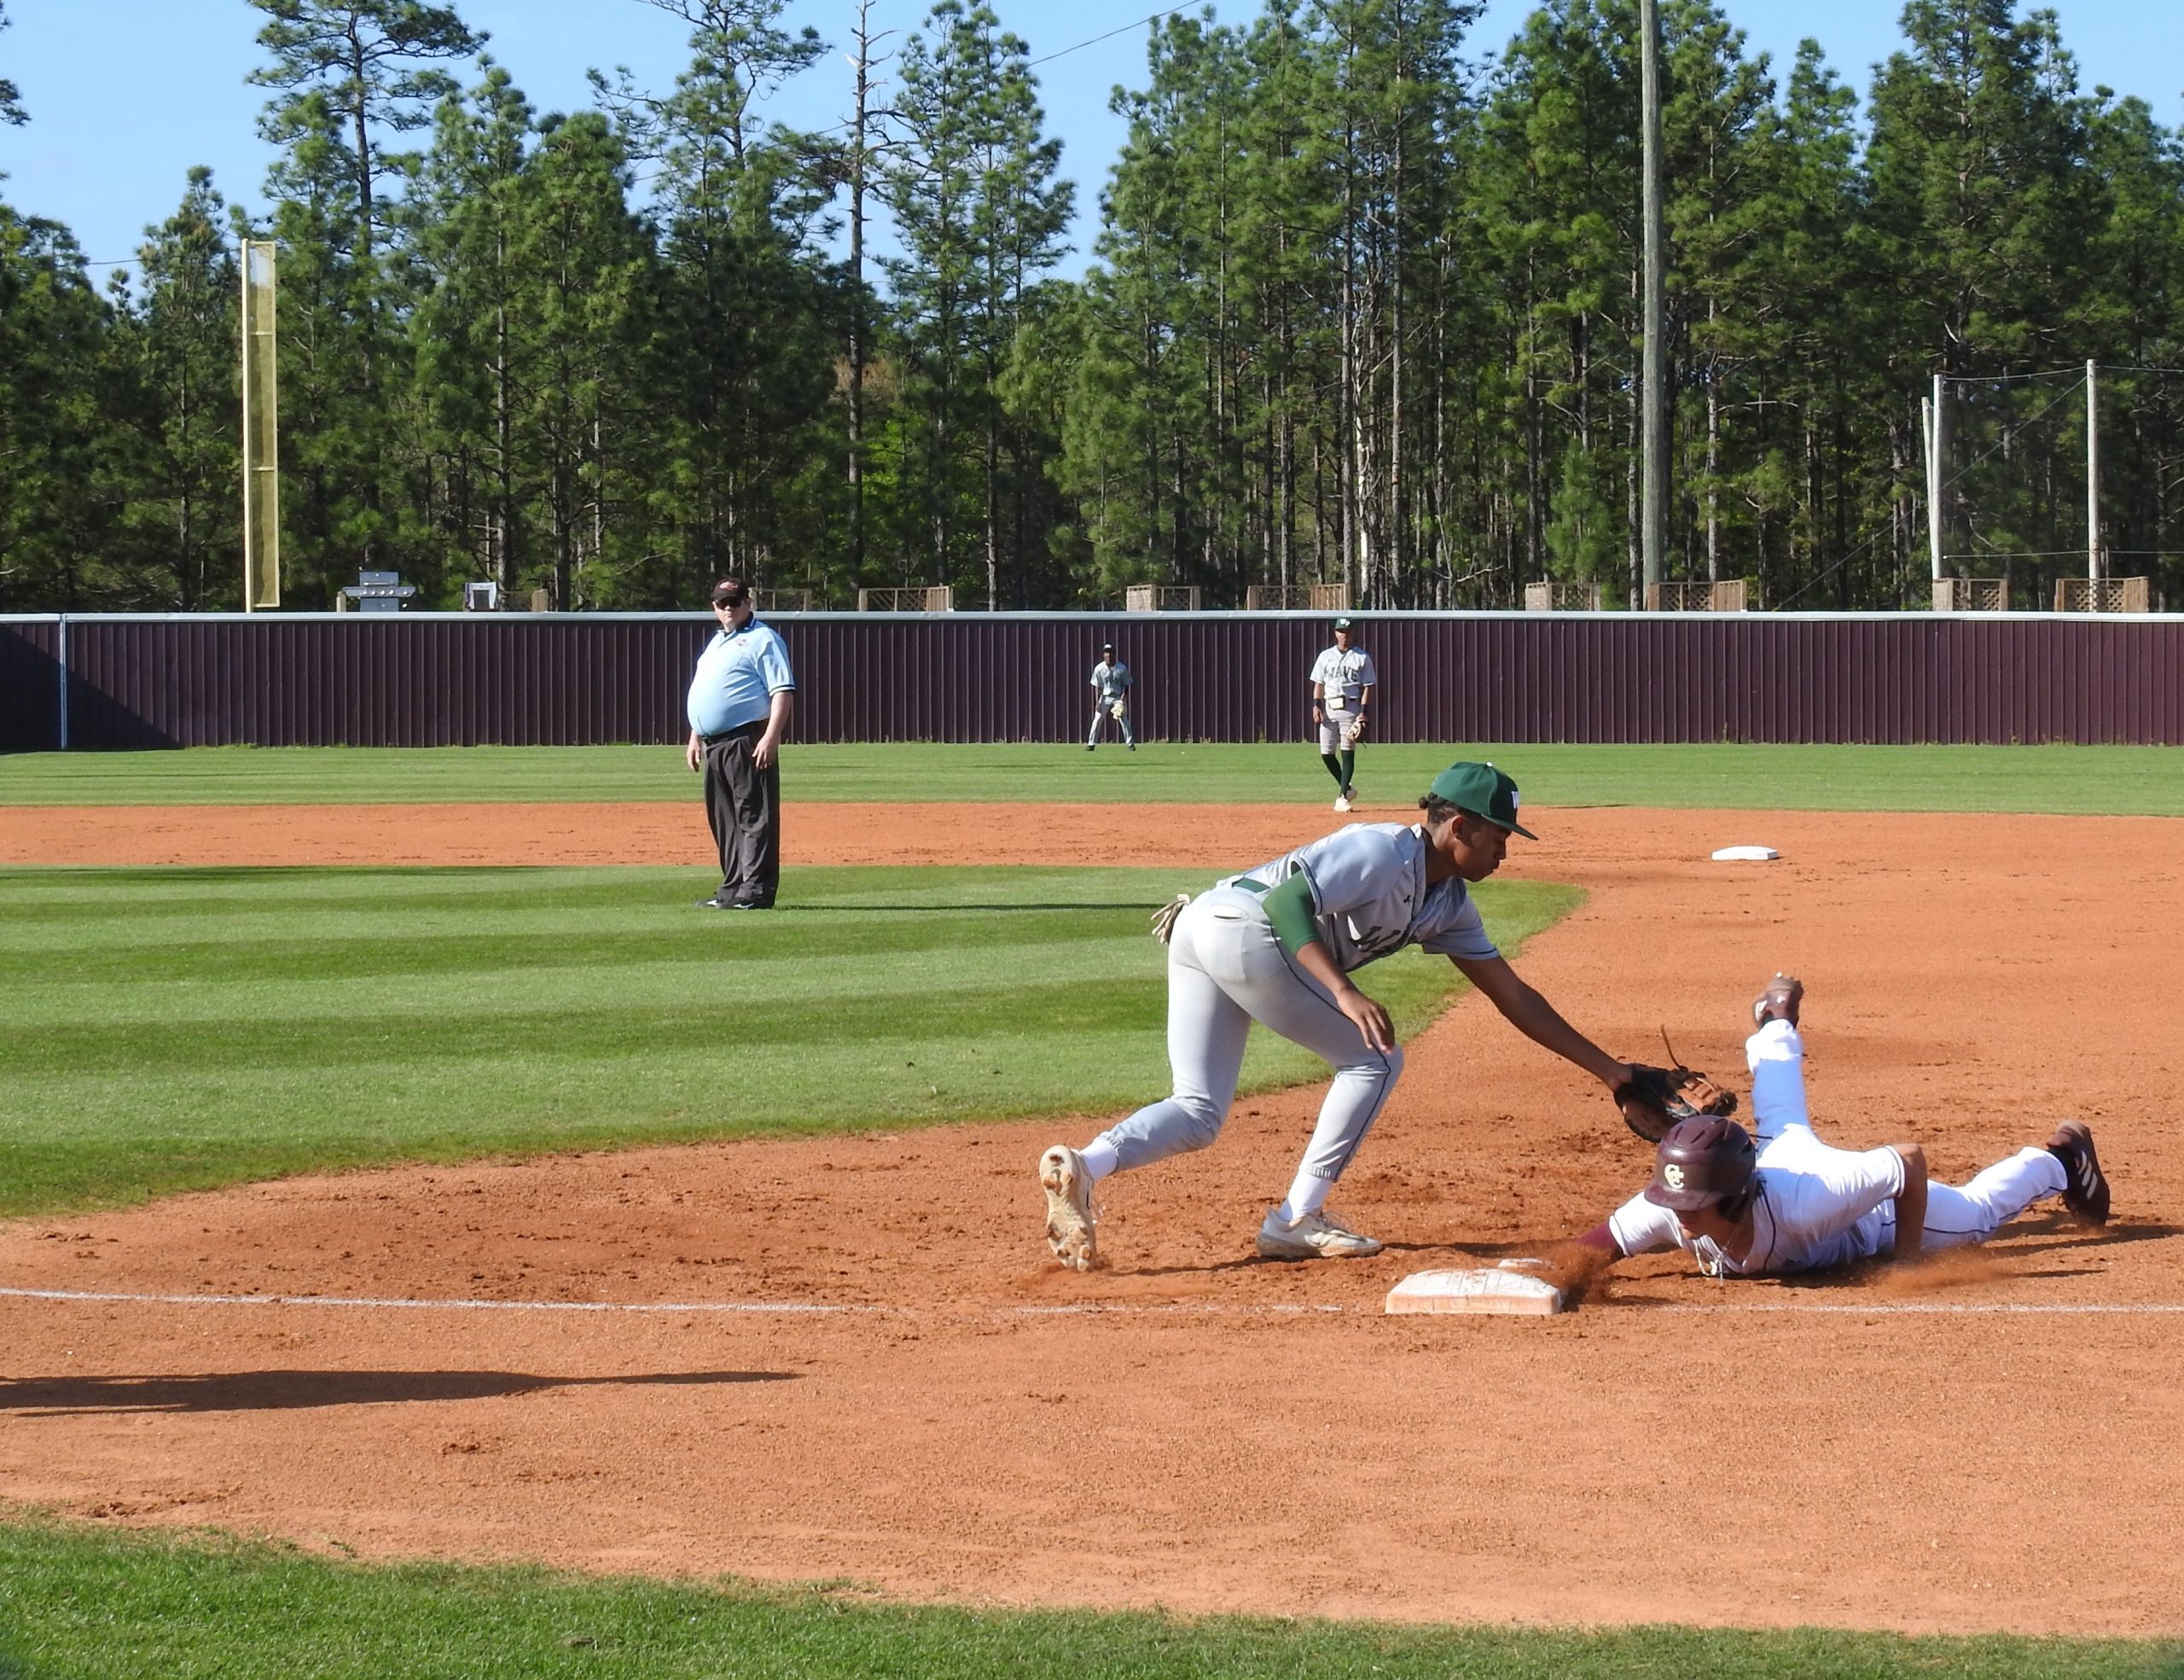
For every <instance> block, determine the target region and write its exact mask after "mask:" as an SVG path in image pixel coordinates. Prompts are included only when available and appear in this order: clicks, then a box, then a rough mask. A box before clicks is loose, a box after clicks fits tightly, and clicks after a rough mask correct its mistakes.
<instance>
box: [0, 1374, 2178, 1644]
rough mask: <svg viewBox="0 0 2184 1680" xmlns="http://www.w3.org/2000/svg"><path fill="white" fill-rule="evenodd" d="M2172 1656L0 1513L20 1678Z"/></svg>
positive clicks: (0, 1550)
mask: <svg viewBox="0 0 2184 1680" xmlns="http://www.w3.org/2000/svg"><path fill="white" fill-rule="evenodd" d="M4 1392H5V1390H4V1385H0V1394H3V1393H4ZM335 1543H338V1540H337V1541H336V1542H335ZM2180 1663H2184V1649H2180V1648H2179V1647H2178V1646H2177V1645H2176V1644H2175V1642H2130V1641H2123V1640H2091V1639H2020V1638H2006V1637H2001V1636H1988V1637H1981V1638H1975V1639H1966V1638H1940V1637H1931V1636H1926V1637H1915V1638H1914V1637H1908V1636H1902V1635H1899V1634H1890V1633H1838V1632H1829V1631H1819V1630H1814V1629H1796V1630H1792V1631H1763V1632H1762V1631H1743V1630H1739V1629H1734V1628H1668V1627H1636V1628H1622V1629H1606V1630H1599V1629H1594V1630H1577V1629H1566V1628H1542V1627H1525V1628H1511V1627H1461V1628H1459V1627H1432V1626H1426V1627H1411V1626H1394V1625H1385V1624H1374V1623H1369V1622H1365V1623H1359V1622H1351V1623H1338V1622H1326V1621H1294V1620H1276V1619H1270V1618H1246V1617H1234V1616H1215V1617H1204V1618H1197V1619H1188V1620H1185V1619H1180V1618H1175V1617H1170V1616H1165V1615H1159V1614H1147V1613H1136V1614H1098V1613H1091V1612H1087V1611H1058V1610H1055V1611H1008V1610H977V1609H960V1608H955V1607H948V1606H920V1605H903V1604H891V1603H888V1602H884V1601H880V1600H877V1599H875V1597H874V1596H873V1595H871V1594H870V1593H869V1592H868V1591H867V1590H863V1589H860V1588H858V1587H856V1586H854V1585H852V1584H832V1585H825V1586H818V1587H813V1588H804V1589H797V1588H793V1587H760V1586H755V1585H746V1584H739V1583H735V1582H726V1583H691V1582H674V1581H658V1580H642V1579H630V1578H613V1577H608V1578H581V1577H576V1576H571V1575H566V1574H561V1573H557V1572H551V1571H548V1570H544V1569H537V1568H520V1567H518V1568H490V1569H487V1568H466V1567H459V1566H455V1565H447V1564H404V1565H396V1566H372V1565H364V1564H357V1563H350V1562H344V1561H334V1560H329V1559H326V1558H322V1557H311V1556H306V1555H303V1554H302V1553H300V1552H299V1551H297V1550H296V1549H293V1548H291V1547H288V1546H282V1545H275V1544H269V1543H263V1542H255V1541H241V1540H235V1539H232V1538H226V1537H223V1536H220V1535H216V1534H206V1533H201V1532H197V1533H188V1534H147V1533H141V1532H113V1531H112V1530H105V1529H96V1530H95V1529H92V1528H90V1527H88V1526H83V1525H62V1524H59V1523H55V1522H51V1521H47V1520H35V1519H33V1520H15V1521H13V1522H0V1675H4V1676H9V1677H14V1676H21V1677H23V1680H43V1677H45V1676H49V1675H51V1676H59V1675H64V1674H65V1675H68V1676H71V1677H74V1680H139V1677H142V1676H144V1675H149V1674H157V1675H160V1676H161V1677H162V1680H290V1677H292V1676H296V1675H310V1676H312V1677H314V1680H382V1677H385V1676H387V1675H425V1674H431V1675H461V1676H464V1677H466V1680H515V1677H524V1680H700V1677H706V1680H711V1677H717V1676H735V1677H737V1680H831V1677H835V1676H843V1677H847V1676H852V1675H946V1676H950V1677H952V1680H1017V1677H1020V1676H1025V1675H1066V1676H1069V1677H1071V1680H1211V1677H1223V1680H1298V1677H1304V1676H1310V1677H1313V1680H1365V1677H1368V1676H1378V1677H1385V1680H1639V1677H1647V1680H1666V1677H1679V1680H1879V1677H1896V1676H1928V1675H1931V1676H1936V1677H1940V1676H1949V1677H1952V1680H2051V1677H2053V1676H2056V1675H2071V1676H2074V1677H2079V1680H2141V1677H2145V1680H2151V1677H2154V1676H2158V1675H2174V1674H2175V1673H2176V1672H2177V1671H2178V1667H2179V1665H2180Z"/></svg>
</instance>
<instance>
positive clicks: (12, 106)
mask: <svg viewBox="0 0 2184 1680" xmlns="http://www.w3.org/2000/svg"><path fill="white" fill-rule="evenodd" d="M7 27H8V8H7V4H6V0H0V30H5V29H6V28H7ZM29 120H30V113H28V112H26V111H25V110H24V109H23V96H22V94H21V93H20V90H18V89H17V88H16V86H15V84H14V83H13V82H11V81H9V79H8V78H6V77H4V76H0V123H8V124H12V125H15V126H18V127H20V125H23V124H24V123H26V122H28V121H29Z"/></svg>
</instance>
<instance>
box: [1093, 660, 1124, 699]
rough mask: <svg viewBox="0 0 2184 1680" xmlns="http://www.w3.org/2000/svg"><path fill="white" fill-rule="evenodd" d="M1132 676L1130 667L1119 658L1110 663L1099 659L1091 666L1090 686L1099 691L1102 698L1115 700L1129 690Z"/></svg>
mask: <svg viewBox="0 0 2184 1680" xmlns="http://www.w3.org/2000/svg"><path fill="white" fill-rule="evenodd" d="M1131 681H1132V678H1131V677H1130V667H1129V666H1126V665H1124V663H1123V662H1122V661H1121V660H1116V661H1115V662H1114V663H1113V664H1112V665H1110V664H1108V663H1107V660H1101V661H1100V662H1099V664H1097V665H1095V666H1093V667H1092V686H1093V687H1094V688H1095V689H1098V690H1099V691H1100V698H1101V700H1120V699H1122V698H1123V696H1124V695H1126V694H1128V693H1129V692H1130V683H1131Z"/></svg>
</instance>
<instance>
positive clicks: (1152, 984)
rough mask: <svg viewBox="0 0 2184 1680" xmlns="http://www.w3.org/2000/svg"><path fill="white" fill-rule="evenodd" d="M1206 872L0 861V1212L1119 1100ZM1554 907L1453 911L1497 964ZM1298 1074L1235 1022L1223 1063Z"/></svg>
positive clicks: (1416, 980) (1145, 1060)
mask: <svg viewBox="0 0 2184 1680" xmlns="http://www.w3.org/2000/svg"><path fill="white" fill-rule="evenodd" d="M1208 875H1209V872H1207V871H1203V870H1199V871H1173V870H1153V871H1135V870H1118V869H1083V870H1073V869H804V870H792V871H791V872H790V875H789V878H788V880H787V883H786V885H785V887H784V898H785V899H786V900H787V902H788V903H789V904H793V906H794V908H793V909H790V908H784V909H781V910H775V911H774V912H772V913H770V914H768V915H762V916H724V915H722V914H720V913H718V912H709V911H701V910H694V909H692V908H691V907H690V906H691V904H692V901H693V900H694V898H696V897H697V896H698V894H699V893H700V892H702V891H703V890H704V889H705V888H706V887H707V886H709V885H710V884H711V883H710V881H709V878H707V877H706V876H704V875H702V874H700V873H699V872H696V871H691V870H676V869H595V870H581V869H568V870H562V869H506V870H448V871H442V870H434V869H357V870H329V869H268V870H262V871H257V872H254V873H253V874H252V875H249V876H247V878H238V877H237V875H235V872H233V871H229V870H217V869H216V870H204V871H198V870H190V869H173V870H153V871H147V870H68V869H17V870H9V871H0V1022H4V1023H6V1025H5V1026H0V1212H31V1211H35V1210H40V1209H46V1208H57V1207H71V1206H95V1205H103V1204H112V1203H114V1202H124V1201H129V1200H136V1199H138V1198H141V1197H144V1196H149V1195H158V1194H160V1193H162V1192H164V1191H168V1190H174V1189H189V1188H201V1187H206V1186H212V1185H217V1184H223V1183H235V1182H239V1181H241V1180H245V1179H248V1178H253V1177H266V1176H270V1175H274V1174H280V1173H287V1172H294V1171H307V1170H312V1169H317V1168H332V1167H346V1166H361V1165H367V1164H371V1163H376V1162H386V1161H393V1160H457V1159H462V1158H464V1157H468V1156H476V1155H481V1154H523V1153H526V1152H535V1151H537V1150H542V1149H552V1148H568V1147H577V1146H582V1147H610V1146H616V1145H622V1144H630V1143H640V1142H668V1141H680V1140H688V1139H692V1138H715V1137H738V1136H757V1135H784V1134H794V1133H814V1132H820V1131H829V1130H842V1129H845V1128H857V1127H871V1126H886V1127H894V1126H900V1125H925V1124H931V1123H933V1122H937V1121H944V1120H950V1119H998V1118H1003V1117H1009V1116H1018V1115H1025V1116H1028V1115H1037V1114H1042V1113H1063V1112H1069V1111H1077V1112H1092V1113H1104V1112H1123V1111H1126V1110H1127V1109H1128V1108H1130V1107H1134V1106H1136V1104H1137V1103H1140V1102H1146V1101H1148V1100H1150V1099H1151V1098H1152V1097H1153V1096H1158V1095H1159V1092H1160V1090H1162V1089H1163V1088H1164V1087H1165V1079H1166V1066H1165V1046H1164V1023H1165V1008H1166V998H1165V985H1164V981H1163V975H1164V966H1165V953H1164V952H1163V951H1162V950H1161V948H1160V947H1159V945H1156V944H1155V943H1153V941H1152V940H1151V939H1147V937H1146V911H1147V908H1148V907H1150V906H1151V905H1153V904H1159V903H1160V902H1162V901H1163V900H1165V898H1167V897H1168V896H1170V894H1171V893H1172V892H1176V891H1177V890H1179V889H1183V890H1195V889H1199V888H1202V887H1204V886H1205V884H1206V881H1207V879H1208ZM1577 896H1578V895H1577V893H1576V892H1574V891H1572V890H1571V889H1568V888H1563V887H1542V886H1538V885H1535V884H1531V883H1511V884H1507V885H1503V884H1502V883H1493V882H1490V883H1489V884H1488V885H1487V887H1485V888H1484V890H1483V892H1482V895H1481V902H1482V904H1483V905H1484V909H1485V910H1486V913H1487V916H1488V921H1489V925H1490V927H1492V928H1493V929H1494V931H1495V933H1496V935H1497V937H1499V938H1500V939H1502V940H1503V941H1505V942H1506V944H1507V947H1508V948H1509V949H1511V950H1514V949H1516V948H1517V946H1518V945H1520V944H1521V942H1522V940H1523V939H1525V937H1527V936H1528V935H1529V934H1530V933H1532V932H1534V931H1536V929H1537V928H1538V927H1542V926H1545V925H1546V924H1547V923H1548V921H1552V920H1553V919H1554V918H1555V917H1556V916H1560V915H1561V914H1563V913H1565V911H1566V910H1567V909H1568V908H1569V907H1570V906H1571V905H1572V904H1575V903H1576V902H1577ZM152 904H156V905H157V906H159V907H160V908H159V911H158V913H156V914H154V913H146V911H145V908H144V907H146V906H148V905H152ZM336 905H338V906H339V908H338V909H336V908H331V906H336ZM25 907H31V908H34V909H35V910H37V912H38V913H37V915H35V916H18V915H16V914H15V911H16V910H19V909H21V908H25ZM572 907H575V908H572ZM1367 974H1368V979H1367V984H1368V986H1369V987H1370V988H1371V989H1372V990H1373V991H1374V992H1375V993H1376V994H1377V995H1379V996H1380V997H1381V998H1382V999H1383V1000H1384V1001H1385V1003H1387V1004H1388V1006H1389V1007H1390V1009H1391V1010H1392V1011H1393V1012H1394V1014H1395V1015H1396V1017H1397V1021H1398V1022H1399V1023H1400V1025H1401V1026H1402V1028H1403V1031H1405V1032H1414V1031H1416V1030H1417V1028H1418V1027H1420V1026H1422V1025H1423V1024H1424V1023H1425V1022H1426V1020H1429V1019H1430V1018H1431V1017H1432V1014H1434V1013H1435V1012H1436V1011H1437V1010H1438V1009H1439V1008H1441V1007H1442V1006H1443V1003H1445V1002H1446V1000H1447V998H1448V997H1449V996H1450V994H1451V993H1452V991H1454V990H1455V986H1456V985H1458V984H1459V982H1458V980H1457V977H1456V975H1455V971H1454V970H1453V969H1452V968H1450V967H1449V964H1448V963H1446V962H1443V961H1441V960H1440V959H1438V958H1429V957H1426V956H1424V955H1423V954H1422V953H1420V952H1417V951H1409V952H1405V953H1401V954H1399V955H1398V956H1394V957H1391V958H1389V959H1387V960H1386V961H1385V962H1380V963H1378V964H1375V965H1374V966H1373V968H1370V969H1369V970H1368V971H1367ZM1322 1071H1323V1070H1321V1067H1320V1066H1319V1064H1318V1063H1317V1062H1316V1061H1314V1060H1313V1059H1312V1058H1311V1057H1310V1056H1309V1055H1306V1054H1305V1053H1304V1052H1303V1051H1301V1050H1298V1049H1296V1048H1295V1047H1294V1046H1292V1045H1289V1044H1287V1043H1285V1042H1283V1041H1281V1040H1279V1039H1275V1038H1271V1037H1270V1036H1269V1035H1266V1034H1258V1035H1255V1038H1254V1043H1253V1049H1252V1054H1251V1056H1250V1058H1249V1060H1248V1061H1247V1063H1246V1084H1247V1088H1249V1089H1252V1090H1265V1089H1268V1088H1269V1087H1272V1086H1275V1085H1280V1084H1290V1083H1294V1082H1295V1081H1297V1080H1299V1079H1303V1078H1316V1077H1318V1076H1319V1075H1320V1073H1321V1072H1322Z"/></svg>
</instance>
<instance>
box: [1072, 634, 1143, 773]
mask: <svg viewBox="0 0 2184 1680" xmlns="http://www.w3.org/2000/svg"><path fill="white" fill-rule="evenodd" d="M1136 681H1137V679H1136V677H1132V676H1131V675H1130V667H1129V666H1126V665H1124V663H1123V662H1122V661H1121V660H1118V659H1117V658H1116V657H1115V644H1114V643H1113V642H1101V644H1100V662H1099V663H1098V664H1097V665H1095V666H1093V667H1092V728H1091V730H1090V731H1089V733H1088V734H1087V735H1085V737H1084V750H1085V751H1086V752H1088V753H1089V752H1090V751H1091V750H1092V749H1093V748H1094V747H1097V746H1098V745H1099V744H1100V731H1101V730H1102V729H1103V728H1105V727H1106V726H1107V720H1108V719H1109V718H1112V719H1113V720H1114V722H1115V726H1116V727H1117V728H1118V729H1119V730H1122V732H1123V742H1124V745H1125V746H1127V747H1129V748H1130V751H1131V752H1133V753H1135V752H1136V751H1137V735H1136V732H1135V731H1134V730H1131V728H1130V688H1131V685H1132V684H1134V683H1136Z"/></svg>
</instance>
